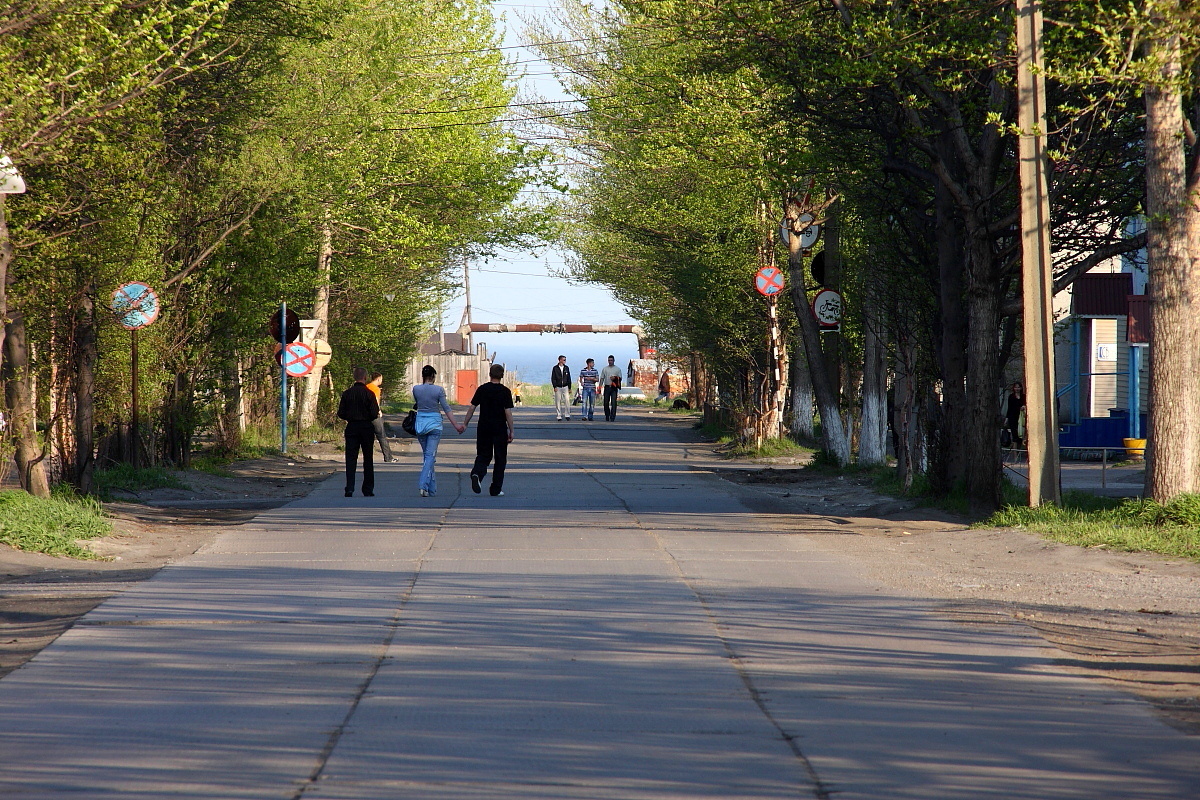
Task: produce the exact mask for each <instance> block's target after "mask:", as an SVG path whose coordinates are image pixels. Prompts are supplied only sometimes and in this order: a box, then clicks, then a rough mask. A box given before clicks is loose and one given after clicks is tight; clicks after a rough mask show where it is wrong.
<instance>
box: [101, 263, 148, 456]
mask: <svg viewBox="0 0 1200 800" xmlns="http://www.w3.org/2000/svg"><path fill="white" fill-rule="evenodd" d="M109 307H110V308H112V310H113V313H114V314H116V315H117V323H118V324H120V326H121V327H122V328H125V329H126V330H128V331H129V334H130V344H129V365H130V370H129V371H130V375H131V379H130V382H131V386H130V394H131V395H132V397H131V400H132V403H133V409H132V413H131V414H130V418H129V462H130V463H131V464H132V465H133V468H134V469H137V468H138V467H139V466H140V464H139V462H140V461H141V454H140V452H139V451H140V450H141V437H140V435H139V434H138V330H140V329H141V328H145V327H146V326H148V325H152V324H153V323H154V321H155V320H157V319H158V312H159V303H158V294H157V293H155V291H154V290H153V289H151V288H150V286H149V285H148V284H145V283H142V282H141V281H130V282H129V283H126V284H122V285H121V286H118V287H117V289H116V291H114V292H113V294H112V303H111V304H110V306H109Z"/></svg>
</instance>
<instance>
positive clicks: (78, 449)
mask: <svg viewBox="0 0 1200 800" xmlns="http://www.w3.org/2000/svg"><path fill="white" fill-rule="evenodd" d="M94 292H95V286H88V287H87V288H86V289H85V291H84V293H83V297H82V300H81V301H80V305H79V309H78V310H77V312H76V316H75V330H74V332H73V334H72V338H73V339H74V340H75V347H74V356H75V358H74V367H75V475H74V480H75V486H76V488H77V489H79V491H80V492H82V493H83V494H91V493H92V492H93V490H94V489H95V482H94V479H95V472H96V361H97V360H98V359H99V348H98V345H97V340H96V319H95V316H96V309H95V304H94V303H93V300H92V296H93V294H94Z"/></svg>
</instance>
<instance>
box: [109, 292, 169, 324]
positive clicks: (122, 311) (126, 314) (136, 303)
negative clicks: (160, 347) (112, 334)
mask: <svg viewBox="0 0 1200 800" xmlns="http://www.w3.org/2000/svg"><path fill="white" fill-rule="evenodd" d="M110 308H112V310H113V313H114V314H116V315H117V322H118V323H120V325H121V327H122V328H125V329H126V330H131V331H136V330H138V329H139V328H144V327H146V326H147V325H150V324H152V323H153V322H154V320H156V319H158V311H159V305H158V294H156V293H155V291H154V290H153V289H151V288H150V287H149V286H148V285H147V284H144V283H142V282H141V281H130V282H129V283H126V284H123V285H121V286H118V287H117V289H116V290H115V291H114V292H113V294H112V303H111V305H110Z"/></svg>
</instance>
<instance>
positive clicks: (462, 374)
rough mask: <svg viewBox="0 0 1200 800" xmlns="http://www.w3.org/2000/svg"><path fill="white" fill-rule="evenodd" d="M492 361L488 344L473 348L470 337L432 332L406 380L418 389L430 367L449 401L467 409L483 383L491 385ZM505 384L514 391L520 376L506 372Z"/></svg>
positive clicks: (480, 344) (409, 384)
mask: <svg viewBox="0 0 1200 800" xmlns="http://www.w3.org/2000/svg"><path fill="white" fill-rule="evenodd" d="M472 350H473V352H472ZM492 358H494V356H490V355H488V350H487V345H486V344H485V343H483V342H480V343H479V344H477V345H475V346H474V348H472V346H471V338H470V335H469V334H467V335H462V334H459V333H447V332H440V333H436V332H435V333H430V334H429V336H428V338H426V339H425V341H424V342H422V343H421V345H420V347H418V348H417V354H416V355H415V356H413V358H412V360H411V361H409V362H408V367H407V369H406V370H405V373H404V380H405V383H406V384H407V385H408V386H416V385H417V384H419V383H420V382H421V370H422V369H423V368H424V366H425V365H426V364H430V365H432V366H433V368H434V369H436V370H437V373H438V377H437V382H438V385H440V386H441V387H442V388H444V389H445V390H446V399H447V400H449V401H450V402H451V403H452V404H454V405H460V406H465V405H469V404H470V402H471V397H472V396H474V394H475V389H476V388H477V387H478V386H479V384H481V383H487V382H488V380H489V378H488V371H489V370H490V369H491V367H492ZM503 382H504V384H505V385H506V386H508V387H509V388H512V387H513V386H514V384H515V383H516V374H515V373H512V372H508V371H505V373H504V381H503Z"/></svg>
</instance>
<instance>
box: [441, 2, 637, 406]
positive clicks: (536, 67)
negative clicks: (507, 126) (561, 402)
mask: <svg viewBox="0 0 1200 800" xmlns="http://www.w3.org/2000/svg"><path fill="white" fill-rule="evenodd" d="M553 4H554V3H553V0H513V2H507V1H506V0H497V2H493V3H492V7H493V11H494V13H495V14H496V16H497V19H500V20H502V25H503V29H504V44H505V46H506V47H512V48H517V49H513V50H508V51H507V55H508V56H509V57H510V58H511V59H512V60H514V61H521V62H524V63H523V64H522V65H521V66H522V67H523V68H524V69H525V71H526V72H528V73H531V74H530V75H529V76H528V77H526V78H524V79H523V80H522V84H521V95H522V96H523V97H525V98H526V99H528V98H529V96H530V95H534V94H536V95H540V96H541V97H542V98H544V99H546V100H567V99H568V97H567V95H566V94H565V93H564V92H563V90H562V87H561V86H560V85H559V84H558V82H557V81H556V80H555V79H554V77H553V76H552V75H549V74H547V73H550V72H552V69H551V65H550V64H548V63H547V62H545V61H541V60H540V59H539V56H538V54H537V53H535V52H533V51H531V50H528V49H526V48H525V47H524V46H523V45H524V44H525V39H524V37H523V35H522V29H523V28H524V25H525V23H524V22H522V17H523V18H525V19H532V18H539V19H545V18H546V15H547V14H548V13H549V9H550V8H551V7H552V6H553ZM470 269H471V305H472V319H473V320H474V321H475V322H510V323H521V322H534V323H558V322H563V323H580V324H589V323H591V324H597V325H604V324H608V325H616V324H629V323H632V322H636V320H634V319H633V318H631V317H630V316H629V314H628V313H626V311H625V309H624V308H623V307H622V306H621V304H620V303H618V302H617V301H616V300H615V299H614V298H613V297H612V295H610V294H609V293H608V291H607V290H606V289H603V288H601V287H598V286H590V285H582V284H572V283H571V282H570V281H568V280H566V279H565V278H561V277H557V275H556V274H561V273H563V272H565V271H566V258H565V254H563V253H561V252H557V251H554V250H546V251H543V252H541V253H537V254H535V253H529V252H518V251H503V252H501V253H500V255H499V257H497V258H493V259H490V260H488V261H487V262H486V263H472V264H471V265H470ZM463 302H464V299H463V297H462V296H461V295H460V296H459V297H458V298H457V299H456V300H455V301H454V302H452V303H451V304H450V305H449V306H447V308H446V311H445V314H444V315H443V318H442V319H443V324H445V325H446V328H447V330H454V329H456V328H457V327H458V324H459V321H460V320H461V318H462V312H463ZM476 341H477V342H479V341H484V342H486V343H487V345H488V350H489V351H492V352H495V353H496V356H497V360H499V361H500V362H503V363H505V364H506V365H507V366H508V367H509V369H514V370H516V371H517V372H519V373H520V375H521V379H522V380H526V381H536V382H539V383H545V382H549V375H550V368H551V367H552V366H554V364H555V362H556V359H557V357H558V355H559V354H560V353H561V354H563V355H566V356H567V359H568V362H567V363H569V364H570V365H571V366H572V367H575V368H578V367H581V366H583V361H584V359H585V358H589V357H591V358H595V359H596V361H597V363H600V364H603V363H604V361H605V359H606V358H607V356H608V355H609V354H612V355H615V356H617V363H618V364H621V365H624V364H625V363H626V362H627V361H628V360H629V359H631V358H636V357H637V341H636V339H635V338H634V337H633V336H631V335H620V334H594V335H593V334H578V333H576V334H544V335H543V334H536V333H499V334H497V333H491V334H481V335H477V336H476ZM542 373H545V374H544V375H543V374H542Z"/></svg>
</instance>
